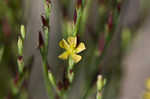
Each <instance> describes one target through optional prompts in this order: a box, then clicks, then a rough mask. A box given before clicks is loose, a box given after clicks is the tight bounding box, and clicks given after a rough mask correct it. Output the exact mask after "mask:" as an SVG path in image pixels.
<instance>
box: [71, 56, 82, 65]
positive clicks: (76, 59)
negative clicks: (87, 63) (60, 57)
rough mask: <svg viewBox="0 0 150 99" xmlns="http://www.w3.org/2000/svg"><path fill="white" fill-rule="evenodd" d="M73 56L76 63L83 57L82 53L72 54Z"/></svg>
mask: <svg viewBox="0 0 150 99" xmlns="http://www.w3.org/2000/svg"><path fill="white" fill-rule="evenodd" d="M71 56H72V59H73V61H74V62H75V63H78V62H79V61H80V60H81V59H82V57H81V56H80V55H77V54H72V55H71Z"/></svg>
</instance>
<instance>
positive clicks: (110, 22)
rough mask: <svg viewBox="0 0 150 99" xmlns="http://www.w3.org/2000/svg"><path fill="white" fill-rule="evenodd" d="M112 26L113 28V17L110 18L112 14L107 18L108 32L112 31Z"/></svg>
mask: <svg viewBox="0 0 150 99" xmlns="http://www.w3.org/2000/svg"><path fill="white" fill-rule="evenodd" d="M112 26H113V16H112V13H110V15H109V17H108V28H109V30H111V29H112Z"/></svg>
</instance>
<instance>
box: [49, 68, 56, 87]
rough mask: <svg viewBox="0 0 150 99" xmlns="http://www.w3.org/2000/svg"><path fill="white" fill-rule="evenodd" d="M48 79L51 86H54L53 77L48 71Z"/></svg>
mask: <svg viewBox="0 0 150 99" xmlns="http://www.w3.org/2000/svg"><path fill="white" fill-rule="evenodd" d="M48 77H49V80H50V82H51V84H52V85H53V86H55V79H54V76H53V75H52V73H51V72H50V71H48Z"/></svg>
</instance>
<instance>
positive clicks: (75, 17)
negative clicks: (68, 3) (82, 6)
mask: <svg viewBox="0 0 150 99" xmlns="http://www.w3.org/2000/svg"><path fill="white" fill-rule="evenodd" d="M73 20H74V24H76V21H77V10H76V9H75V11H74V16H73Z"/></svg>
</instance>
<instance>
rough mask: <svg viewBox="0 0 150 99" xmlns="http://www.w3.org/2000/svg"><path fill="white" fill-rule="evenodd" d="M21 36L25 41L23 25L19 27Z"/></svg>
mask: <svg viewBox="0 0 150 99" xmlns="http://www.w3.org/2000/svg"><path fill="white" fill-rule="evenodd" d="M21 36H22V38H23V39H25V27H24V25H21Z"/></svg>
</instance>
